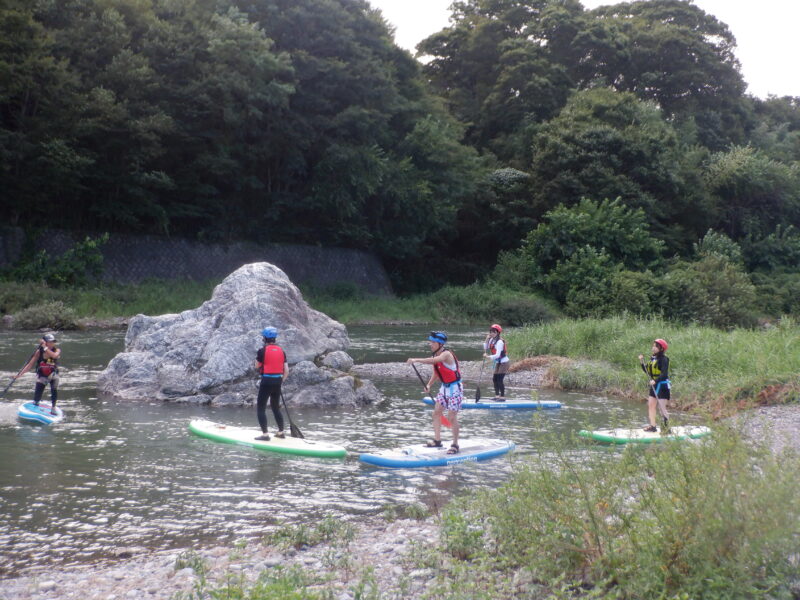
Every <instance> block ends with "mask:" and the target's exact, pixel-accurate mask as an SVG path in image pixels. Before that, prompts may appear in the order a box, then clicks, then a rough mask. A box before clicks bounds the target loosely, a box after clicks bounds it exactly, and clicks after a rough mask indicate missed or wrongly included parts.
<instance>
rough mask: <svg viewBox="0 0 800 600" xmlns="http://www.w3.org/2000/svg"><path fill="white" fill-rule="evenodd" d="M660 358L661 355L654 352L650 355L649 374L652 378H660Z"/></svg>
mask: <svg viewBox="0 0 800 600" xmlns="http://www.w3.org/2000/svg"><path fill="white" fill-rule="evenodd" d="M658 359H659V356H658V355H657V354H653V356H651V357H650V362H649V363H647V367H646V369H647V374H648V375H650V378H651V379H658V378H659V376H660V375H661V369H660V368H659V366H658Z"/></svg>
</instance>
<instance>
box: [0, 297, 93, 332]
mask: <svg viewBox="0 0 800 600" xmlns="http://www.w3.org/2000/svg"><path fill="white" fill-rule="evenodd" d="M13 317H14V320H13V323H14V327H16V328H18V329H45V328H46V329H77V328H78V316H77V315H76V314H75V311H74V310H73V309H72V308H70V307H69V306H67V305H65V304H64V303H63V302H62V301H61V300H54V301H50V302H43V303H41V304H34V305H33V306H29V307H28V308H26V309H24V310H22V311H20V312H18V313H16V314H15V315H13Z"/></svg>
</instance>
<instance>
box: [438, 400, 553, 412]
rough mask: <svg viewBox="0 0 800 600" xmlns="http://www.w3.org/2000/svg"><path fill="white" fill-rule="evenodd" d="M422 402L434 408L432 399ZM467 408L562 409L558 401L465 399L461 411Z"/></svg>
mask: <svg viewBox="0 0 800 600" xmlns="http://www.w3.org/2000/svg"><path fill="white" fill-rule="evenodd" d="M422 401H423V402H424V403H425V404H427V405H429V406H433V404H434V401H433V399H432V398H430V397H425V398H423V399H422ZM467 408H488V409H492V410H494V409H497V410H504V409H505V410H514V409H528V410H537V409H542V408H561V402H559V401H558V400H513V399H512V400H506V401H505V402H498V401H496V400H481V401H480V402H475V401H474V400H468V399H467V398H464V401H463V402H462V403H461V409H462V410H464V409H467Z"/></svg>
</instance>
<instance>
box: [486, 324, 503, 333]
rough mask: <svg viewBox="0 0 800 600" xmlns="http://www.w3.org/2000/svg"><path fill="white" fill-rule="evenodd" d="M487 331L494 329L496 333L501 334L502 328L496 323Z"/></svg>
mask: <svg viewBox="0 0 800 600" xmlns="http://www.w3.org/2000/svg"><path fill="white" fill-rule="evenodd" d="M489 329H496V330H497V333H503V328H502V327H500V325H498V324H497V323H495V324H494V325H492V326H491V327H489Z"/></svg>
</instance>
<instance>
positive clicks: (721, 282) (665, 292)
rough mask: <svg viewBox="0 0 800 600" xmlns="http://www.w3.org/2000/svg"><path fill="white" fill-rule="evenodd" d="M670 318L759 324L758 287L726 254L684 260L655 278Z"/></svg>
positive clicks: (728, 324) (719, 324)
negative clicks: (757, 311) (757, 309)
mask: <svg viewBox="0 0 800 600" xmlns="http://www.w3.org/2000/svg"><path fill="white" fill-rule="evenodd" d="M654 286H655V287H656V288H657V290H658V296H659V298H661V299H662V301H661V304H660V306H661V308H662V309H663V312H664V315H665V316H666V317H669V318H675V319H679V320H681V321H685V322H696V323H700V324H704V325H713V326H714V327H723V328H725V327H734V326H737V325H741V326H745V327H752V326H753V325H755V324H756V322H757V319H756V315H755V310H756V304H755V301H756V289H755V286H754V285H753V284H752V282H751V281H750V278H749V277H748V276H747V274H746V273H745V272H744V271H743V270H742V268H741V267H739V266H737V265H736V264H734V263H732V262H731V261H730V260H728V259H727V258H725V257H723V256H719V255H716V254H712V255H708V256H705V257H704V258H701V259H700V260H698V261H695V262H684V261H680V262H678V263H676V264H675V265H673V266H672V267H671V268H670V269H669V271H668V272H667V273H666V274H665V275H664V276H663V277H661V278H657V279H656V280H655V281H654Z"/></svg>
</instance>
